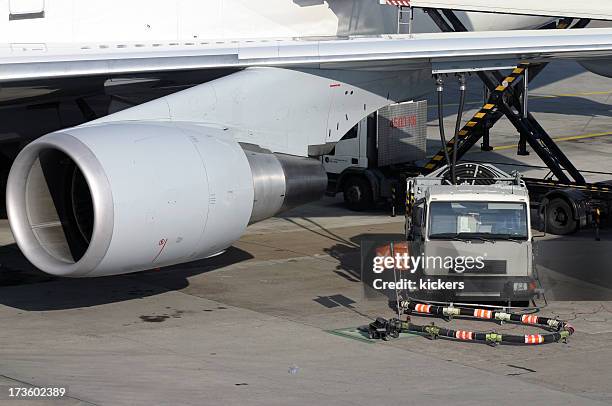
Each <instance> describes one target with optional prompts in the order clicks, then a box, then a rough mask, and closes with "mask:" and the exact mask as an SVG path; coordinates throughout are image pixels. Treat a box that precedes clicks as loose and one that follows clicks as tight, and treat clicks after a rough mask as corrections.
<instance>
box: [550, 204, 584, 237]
mask: <svg viewBox="0 0 612 406" xmlns="http://www.w3.org/2000/svg"><path fill="white" fill-rule="evenodd" d="M545 215H546V218H545V219H544V221H546V231H548V232H550V233H551V234H556V235H568V234H572V233H575V232H576V231H577V230H578V222H577V221H576V220H575V219H574V213H573V211H572V208H571V206H570V205H569V203H568V202H567V200H565V199H563V198H561V197H556V198H554V199H552V200H551V201H550V202H549V203H548V204H547V205H546V208H545Z"/></svg>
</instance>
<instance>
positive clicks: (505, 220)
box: [429, 202, 528, 240]
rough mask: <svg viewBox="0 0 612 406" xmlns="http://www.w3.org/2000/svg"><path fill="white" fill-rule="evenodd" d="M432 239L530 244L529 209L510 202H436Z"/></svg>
mask: <svg viewBox="0 0 612 406" xmlns="http://www.w3.org/2000/svg"><path fill="white" fill-rule="evenodd" d="M429 238H430V239H462V240H463V239H465V240H469V239H478V240H485V239H486V240H527V238H528V233H527V205H526V204H525V203H507V202H432V203H431V205H430V209H429Z"/></svg>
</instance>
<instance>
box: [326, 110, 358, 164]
mask: <svg viewBox="0 0 612 406" xmlns="http://www.w3.org/2000/svg"><path fill="white" fill-rule="evenodd" d="M364 122H365V120H362V121H360V122H359V123H358V124H357V125H356V126H355V127H353V128H351V129H350V130H349V132H348V133H346V135H345V136H344V137H342V139H341V140H340V141H338V142H337V143H336V146H335V147H334V149H333V151H332V152H331V153H330V154H329V155H324V156H323V166H324V167H325V171H326V172H327V173H332V174H340V173H342V172H343V171H344V170H345V169H347V168H350V167H363V166H362V165H367V163H363V162H362V161H363V159H362V158H361V156H360V155H361V153H360V152H361V149H362V148H361V145H360V144H361V137H362V136H361V133H362V132H363V127H365V126H364Z"/></svg>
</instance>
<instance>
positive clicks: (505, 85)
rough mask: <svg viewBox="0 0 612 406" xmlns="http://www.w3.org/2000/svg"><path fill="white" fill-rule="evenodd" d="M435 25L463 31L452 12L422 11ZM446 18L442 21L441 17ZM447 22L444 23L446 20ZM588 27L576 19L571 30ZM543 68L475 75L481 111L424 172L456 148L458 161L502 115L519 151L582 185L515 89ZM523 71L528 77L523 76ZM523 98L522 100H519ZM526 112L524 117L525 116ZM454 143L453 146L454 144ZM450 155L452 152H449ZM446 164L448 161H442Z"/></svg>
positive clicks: (561, 178)
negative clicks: (484, 91) (484, 97)
mask: <svg viewBox="0 0 612 406" xmlns="http://www.w3.org/2000/svg"><path fill="white" fill-rule="evenodd" d="M425 12H426V13H427V14H428V15H429V16H430V17H431V19H432V20H433V21H434V23H436V25H437V26H438V27H439V28H440V29H441V30H442V31H444V32H464V31H467V29H466V28H465V26H464V25H463V24H462V23H461V21H459V19H458V18H457V17H456V15H455V14H454V12H453V11H452V10H442V13H440V11H439V10H437V9H425ZM442 14H444V17H446V19H445V18H444V17H443V15H442ZM447 20H448V21H447ZM572 21H573V19H571V21H570V20H568V19H563V20H560V22H559V23H558V24H557V26H556V28H559V29H562V28H568V27H571V22H572ZM586 24H588V21H586V20H579V21H578V23H577V24H576V25H575V27H583V26H586ZM544 67H545V64H540V65H535V66H533V67H531V66H529V65H521V66H519V67H518V68H516V69H514V71H513V72H512V73H511V74H510V75H508V76H504V75H503V74H502V73H501V72H499V71H493V72H482V71H481V72H477V75H478V77H479V78H480V79H481V80H482V82H483V83H484V84H485V86H486V87H487V88H488V89H489V90H490V97H489V100H488V102H487V103H486V104H485V105H484V106H483V108H482V109H481V110H480V111H479V112H478V113H476V114H475V115H474V117H473V118H472V119H471V120H470V121H468V123H467V124H466V125H465V126H464V127H463V129H462V130H461V131H459V133H458V134H457V137H455V138H453V139H451V140H450V141H449V142H448V143H447V144H446V146H445V147H444V148H443V149H442V150H441V151H440V152H438V153H437V154H436V155H434V156H433V158H432V159H431V160H430V162H429V163H427V164H426V165H425V169H426V170H428V171H434V170H436V169H438V168H440V167H441V166H443V165H445V163H446V162H445V157H446V155H447V153H448V152H451V151H452V152H454V151H453V149H455V148H456V154H457V159H460V158H461V156H463V155H464V154H465V153H466V152H467V151H469V149H470V148H471V147H472V146H473V145H474V144H475V143H476V142H477V141H478V140H479V139H480V138H482V136H483V135H484V134H485V131H486V130H487V128H490V127H491V126H492V125H494V124H495V123H496V122H497V121H498V120H499V119H500V118H501V117H502V116H504V115H505V116H506V117H507V118H508V119H509V120H510V122H511V123H512V125H513V126H514V127H515V128H516V129H517V130H518V132H519V133H520V135H521V140H520V141H519V148H523V149H524V145H523V146H521V143H523V144H524V143H525V142H527V143H529V145H530V146H531V148H533V150H534V151H535V152H536V153H537V154H538V156H539V157H540V158H541V159H542V161H543V162H544V163H545V164H546V165H547V166H548V167H549V168H550V170H551V172H552V173H553V174H554V175H555V176H556V177H557V179H558V180H559V181H561V182H574V183H576V184H585V180H584V177H583V176H582V175H581V174H580V171H578V169H576V168H575V167H574V165H573V164H572V163H571V161H570V160H569V159H568V158H567V156H566V155H565V154H564V153H563V152H562V151H561V150H560V149H559V147H558V146H557V145H556V144H555V142H554V141H553V140H552V138H551V137H550V136H549V135H548V134H547V133H546V131H545V130H544V129H543V128H542V126H540V124H539V123H538V122H537V120H536V119H535V118H534V117H533V116H532V115H531V114H530V113H528V111H524V110H526V108H525V107H526V106H525V104H524V103H526V97H525V96H523V94H522V93H523V92H524V89H525V88H526V86H525V87H523V86H518V84H519V83H521V80H520V79H521V78H522V79H523V80H533V79H534V78H535V77H536V76H537V75H538V74H539V73H540V72H541V71H542V70H543V68H544ZM526 72H529V73H530V75H529V77H527V76H526V75H525V73H526ZM522 96H523V98H524V101H523V100H521V97H522ZM525 113H526V114H525ZM455 143H457V145H456V146H455V145H454V144H455ZM453 155H454V153H453ZM446 161H447V162H448V160H446Z"/></svg>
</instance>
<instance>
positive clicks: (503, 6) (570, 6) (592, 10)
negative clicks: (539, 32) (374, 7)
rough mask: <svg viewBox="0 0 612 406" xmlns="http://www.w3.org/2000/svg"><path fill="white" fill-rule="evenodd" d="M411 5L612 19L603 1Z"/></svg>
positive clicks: (477, 0)
mask: <svg viewBox="0 0 612 406" xmlns="http://www.w3.org/2000/svg"><path fill="white" fill-rule="evenodd" d="M606 3H607V4H606ZM410 5H411V6H413V7H419V8H441V9H453V10H463V11H480V12H489V13H502V14H523V15H537V16H550V17H561V16H568V17H574V18H588V19H593V20H610V19H612V4H610V3H609V2H604V1H601V0H582V1H567V0H560V1H540V2H537V1H532V0H514V1H512V2H504V1H497V2H495V1H490V0H441V1H436V0H433V1H429V0H423V1H421V0H411V1H410Z"/></svg>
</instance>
